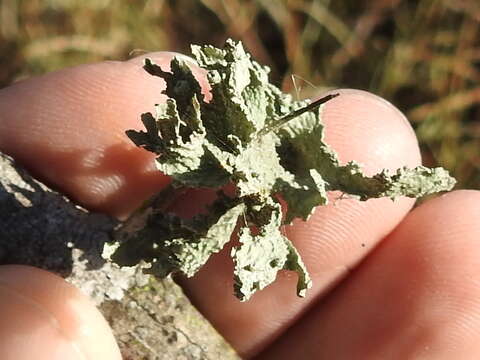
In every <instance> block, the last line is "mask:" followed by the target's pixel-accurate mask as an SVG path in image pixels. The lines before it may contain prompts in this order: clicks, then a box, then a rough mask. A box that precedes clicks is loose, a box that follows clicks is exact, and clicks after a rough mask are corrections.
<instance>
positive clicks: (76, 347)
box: [0, 265, 121, 360]
mask: <svg viewBox="0 0 480 360" xmlns="http://www.w3.org/2000/svg"><path fill="white" fill-rule="evenodd" d="M0 314H1V319H2V322H1V323H0V335H1V336H0V353H1V354H2V359H4V360H13V359H15V360H23V359H25V360H27V359H32V358H35V359H38V360H44V359H45V360H47V359H48V360H57V359H58V360H63V359H92V360H93V359H106V360H107V359H108V360H109V359H112V360H113V359H115V360H117V359H121V355H120V351H119V349H118V346H117V344H116V342H115V339H114V337H113V334H112V333H111V330H110V328H109V326H108V324H107V322H106V320H105V319H104V318H103V316H102V315H101V314H100V312H99V311H98V310H97V309H96V308H95V306H94V305H93V303H91V302H90V300H89V299H87V298H86V297H85V296H84V295H83V294H81V293H80V291H79V290H77V289H76V288H75V287H74V286H72V285H70V284H68V283H67V282H65V281H64V280H63V279H62V278H60V277H58V276H56V275H53V274H51V273H49V272H47V271H44V270H40V269H37V268H33V267H29V266H19V265H4V266H0Z"/></svg>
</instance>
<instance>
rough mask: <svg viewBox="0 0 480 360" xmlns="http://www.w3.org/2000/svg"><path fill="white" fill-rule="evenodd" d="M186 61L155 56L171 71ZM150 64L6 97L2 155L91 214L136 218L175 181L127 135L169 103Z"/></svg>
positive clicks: (97, 69) (65, 73) (36, 81)
mask: <svg viewBox="0 0 480 360" xmlns="http://www.w3.org/2000/svg"><path fill="white" fill-rule="evenodd" d="M179 55H180V54H175V53H168V52H162V53H153V54H149V56H151V57H152V58H154V59H155V61H157V62H158V64H159V65H161V66H162V67H165V68H169V64H170V60H171V59H172V57H173V56H179ZM180 56H183V55H180ZM184 57H185V56H184ZM185 58H187V57H185ZM187 59H188V58H187ZM142 60H143V59H142V58H135V59H132V60H130V61H126V62H113V61H112V62H104V63H99V64H89V65H82V66H78V67H74V68H69V69H64V70H61V71H57V72H54V73H50V74H47V75H44V76H41V77H36V78H32V79H29V80H25V81H22V82H19V83H17V84H14V85H12V86H10V87H8V88H5V89H2V90H0V149H1V150H2V151H3V152H5V153H7V154H9V155H12V156H13V157H14V158H15V159H16V160H17V161H19V162H20V163H22V165H24V166H25V167H26V168H27V169H28V170H30V171H31V172H32V173H33V174H34V175H36V176H37V177H39V178H41V179H42V180H44V181H45V182H47V183H48V184H50V185H52V186H54V187H56V188H58V189H60V190H61V191H62V192H64V193H66V194H68V195H69V196H71V197H72V198H73V199H74V200H76V201H77V202H79V203H81V204H82V205H84V206H85V207H87V208H89V209H93V210H97V211H102V212H106V213H109V214H111V215H114V216H119V217H124V216H126V215H128V214H129V213H130V212H131V211H132V210H134V209H135V208H137V207H138V206H139V205H140V204H141V203H142V202H143V201H144V200H145V199H147V198H149V197H150V196H151V195H153V194H154V193H155V192H156V191H158V190H159V189H161V188H162V187H164V186H165V185H166V184H167V183H168V182H169V180H168V178H166V177H165V176H163V175H162V174H161V173H160V172H158V171H157V169H156V168H155V165H154V162H153V159H154V155H153V154H151V153H148V152H146V151H144V150H141V149H138V148H136V147H135V146H134V145H133V144H132V142H131V141H130V140H129V139H128V138H127V137H126V135H125V130H127V129H138V130H139V129H140V128H141V127H142V124H141V122H140V121H139V119H140V114H141V113H143V112H147V111H153V109H154V104H156V103H160V102H163V101H165V99H166V97H165V95H162V94H161V91H162V90H163V89H164V86H165V85H164V82H163V80H161V79H158V78H154V77H152V76H151V75H148V74H147V73H146V72H145V71H144V70H143V69H142V66H141V65H142ZM192 68H193V69H194V71H195V72H196V73H197V74H198V73H199V72H200V70H199V69H198V68H196V67H194V66H193V67H192ZM198 77H199V78H201V76H198Z"/></svg>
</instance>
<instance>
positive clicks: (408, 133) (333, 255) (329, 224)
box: [182, 90, 420, 357]
mask: <svg viewBox="0 0 480 360" xmlns="http://www.w3.org/2000/svg"><path fill="white" fill-rule="evenodd" d="M340 93H341V95H340V96H339V97H337V98H335V99H333V100H331V101H330V102H328V103H327V104H326V107H325V109H324V112H323V114H324V121H325V124H326V142H327V143H329V144H330V145H331V146H332V147H333V148H334V149H336V150H337V151H338V152H339V154H340V159H341V161H342V162H346V161H349V160H354V159H355V160H358V161H360V162H361V163H363V164H364V165H365V171H366V172H367V173H368V174H370V175H372V174H374V173H375V172H378V171H379V170H380V169H383V168H397V167H400V166H402V165H409V166H415V165H418V164H419V162H420V156H419V151H418V145H417V142H416V138H415V136H414V134H413V132H412V129H411V128H410V126H409V124H408V123H407V121H406V120H405V118H404V117H403V115H402V114H401V113H400V112H399V111H398V110H397V109H395V108H394V107H393V106H392V105H390V104H389V103H387V102H386V101H384V100H382V99H380V98H378V97H376V96H374V95H371V94H368V93H366V92H361V91H354V90H342V91H340ZM411 206H412V201H411V200H410V199H402V200H398V201H395V202H392V201H390V200H388V199H378V200H369V201H367V202H363V203H361V202H358V201H356V200H342V201H337V202H335V201H332V203H331V205H330V206H327V207H321V208H318V209H317V211H316V212H315V214H314V215H313V216H312V217H311V218H310V220H309V221H308V222H306V223H304V222H302V221H297V222H295V224H294V225H293V226H291V227H287V228H286V229H285V231H286V234H287V236H288V237H289V238H290V239H291V240H292V241H293V242H294V243H295V246H296V247H297V249H299V252H300V254H301V255H302V257H303V259H304V261H305V263H306V266H307V268H308V270H309V271H310V273H311V275H312V279H313V284H314V286H313V288H312V289H311V290H310V291H309V293H308V295H307V298H306V299H299V298H297V297H296V296H295V287H296V285H295V282H296V280H297V279H296V276H294V275H292V274H291V273H287V274H281V275H280V276H279V278H278V279H277V280H276V282H275V283H274V284H272V285H271V286H269V287H268V288H266V289H265V290H263V291H261V292H259V293H258V294H256V295H255V296H254V297H253V298H252V299H251V300H250V301H249V302H247V303H240V302H239V301H238V300H237V299H236V298H234V296H233V294H232V293H233V291H232V288H233V284H232V271H233V265H232V262H231V260H230V258H229V256H228V254H229V252H230V250H229V249H227V250H226V251H224V252H222V253H221V254H219V255H216V256H214V258H212V259H211V261H210V262H209V263H208V264H207V265H206V266H205V267H204V268H203V269H202V270H201V271H200V272H199V273H198V274H197V275H196V276H195V277H194V278H193V279H191V280H185V281H183V282H182V283H183V285H184V287H185V290H186V292H187V294H188V295H189V296H190V297H191V299H192V300H193V302H194V304H195V305H196V306H197V307H198V308H199V309H200V310H201V311H202V312H203V313H204V314H205V315H206V316H207V318H209V319H210V320H211V321H212V323H213V324H214V325H215V326H216V327H217V329H218V330H219V331H220V332H221V333H222V334H223V335H224V336H225V337H226V338H227V339H228V340H229V341H230V342H231V343H232V344H233V346H234V347H235V348H236V349H237V350H238V351H239V352H240V353H241V354H242V355H243V356H245V357H249V356H252V355H254V354H255V353H257V352H258V351H260V350H261V349H262V348H264V347H265V346H267V345H268V344H269V343H270V342H272V341H273V340H274V339H275V338H276V337H277V336H279V335H280V334H281V333H282V332H283V331H284V330H285V329H286V328H287V327H288V326H290V325H291V324H292V323H293V322H294V321H295V320H296V319H297V318H298V317H299V316H301V314H302V313H303V312H304V311H306V310H307V309H308V307H309V306H310V305H311V304H313V303H314V302H315V301H317V300H318V298H319V297H320V296H322V295H323V294H324V293H326V292H327V291H328V289H330V288H331V287H332V286H333V285H334V284H335V283H336V282H338V281H340V280H341V279H342V278H343V277H345V276H346V275H347V274H348V272H349V269H351V268H352V267H353V266H355V265H356V264H357V263H358V262H359V261H360V260H361V259H362V258H363V257H364V256H365V255H366V254H367V253H368V252H369V251H370V249H372V248H373V247H374V246H375V245H376V244H377V243H378V242H379V241H380V240H381V239H382V238H383V237H384V236H386V235H387V234H388V233H389V232H390V231H391V230H392V229H393V228H394V227H395V226H396V225H397V224H398V223H399V222H400V220H401V219H402V218H403V216H404V215H405V214H406V213H407V211H408V210H409V209H410V207H411Z"/></svg>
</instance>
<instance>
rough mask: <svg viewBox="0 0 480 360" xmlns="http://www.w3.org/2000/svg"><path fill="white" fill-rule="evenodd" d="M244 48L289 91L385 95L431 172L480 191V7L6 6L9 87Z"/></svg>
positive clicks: (177, 2)
mask: <svg viewBox="0 0 480 360" xmlns="http://www.w3.org/2000/svg"><path fill="white" fill-rule="evenodd" d="M228 37H232V38H234V39H238V40H242V41H243V43H244V45H245V46H246V47H247V48H248V50H249V51H250V52H251V53H253V55H254V57H255V58H256V59H257V60H258V61H259V62H261V63H264V64H268V65H269V66H270V67H271V68H272V79H273V81H274V82H275V83H276V84H277V85H279V86H281V87H282V88H283V89H284V90H286V91H290V92H292V93H293V94H297V95H298V96H299V97H308V96H311V95H312V94H314V93H318V92H319V91H323V90H325V89H327V88H335V87H351V88H360V89H365V90H369V91H372V92H374V93H376V94H379V95H381V96H383V97H385V98H386V99H388V100H389V101H391V102H392V103H394V104H395V105H397V106H398V107H399V108H400V109H401V110H402V111H404V112H405V113H406V114H407V116H408V118H409V119H410V121H411V122H412V124H413V126H414V127H415V129H416V131H417V134H418V136H419V139H420V144H421V148H422V152H423V157H424V161H425V163H426V164H427V165H429V166H435V165H442V166H444V167H446V168H448V169H449V170H450V171H452V173H453V175H454V176H455V177H456V178H457V179H458V181H459V184H458V185H457V187H459V188H477V189H479V188H480V107H479V103H480V1H478V0H415V1H414V0H358V1H346V0H344V1H339V0H337V1H329V0H285V1H280V0H278V1H276V0H251V1H246V0H245V1H242V0H223V1H222V0H200V1H188V0H170V1H169V0H81V1H80V0H78V1H75V0H0V87H3V86H6V85H8V84H10V83H11V82H13V81H16V80H19V79H22V78H26V77H30V76H33V75H37V74H43V73H46V72H49V71H53V70H56V69H60V68H63V67H66V66H72V65H76V64H81V63H85V62H95V61H101V60H104V59H114V60H117V59H127V58H130V57H133V56H135V55H137V54H139V53H143V52H148V51H156V50H173V51H178V52H183V53H187V54H188V53H189V45H190V44H191V43H197V44H206V43H208V44H213V45H216V46H221V45H222V44H223V42H224V40H225V39H226V38H228Z"/></svg>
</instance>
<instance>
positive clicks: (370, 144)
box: [323, 89, 421, 175]
mask: <svg viewBox="0 0 480 360" xmlns="http://www.w3.org/2000/svg"><path fill="white" fill-rule="evenodd" d="M332 92H334V93H339V94H340V96H338V97H336V98H334V99H332V100H331V101H329V102H328V103H327V104H326V106H325V110H324V113H323V121H324V123H325V142H326V143H327V144H329V145H330V146H331V147H332V148H334V149H335V151H336V152H337V153H338V155H339V158H340V161H341V162H342V163H346V162H348V161H352V160H355V161H357V162H359V163H361V164H363V165H364V169H365V171H366V172H367V173H368V174H369V175H373V173H375V172H378V171H379V170H381V169H383V168H388V169H396V168H398V167H401V166H404V165H406V166H417V165H420V164H421V156H420V149H419V146H418V142H417V138H416V136H415V132H414V131H413V128H412V126H411V125H410V123H409V121H408V120H407V118H406V117H405V115H403V113H402V112H401V111H400V110H398V109H397V108H396V107H395V106H393V105H392V104H391V103H390V102H388V101H387V100H385V99H383V98H381V97H379V96H377V95H375V94H372V93H370V92H367V91H363V90H356V89H338V90H334V91H332Z"/></svg>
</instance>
